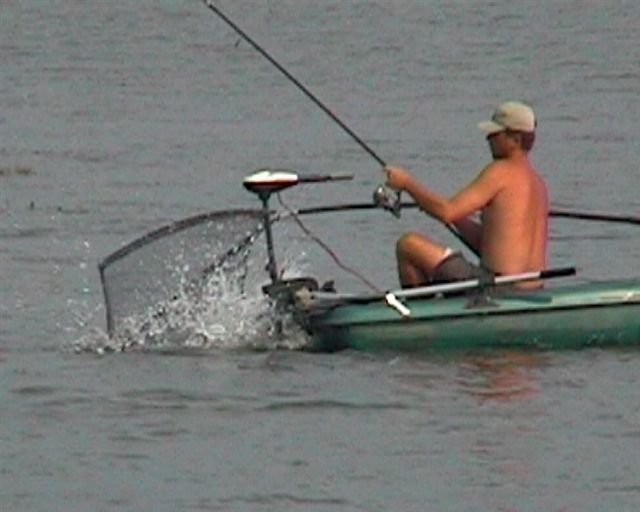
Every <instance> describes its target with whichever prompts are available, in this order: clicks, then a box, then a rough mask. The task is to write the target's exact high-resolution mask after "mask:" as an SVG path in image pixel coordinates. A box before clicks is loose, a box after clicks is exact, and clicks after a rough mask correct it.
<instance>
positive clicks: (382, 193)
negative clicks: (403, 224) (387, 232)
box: [373, 185, 402, 219]
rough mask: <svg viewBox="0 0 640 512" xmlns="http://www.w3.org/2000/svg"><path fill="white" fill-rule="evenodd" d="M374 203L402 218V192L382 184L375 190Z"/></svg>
mask: <svg viewBox="0 0 640 512" xmlns="http://www.w3.org/2000/svg"><path fill="white" fill-rule="evenodd" d="M373 204H374V205H376V206H380V207H382V208H384V209H385V210H388V211H390V212H391V213H392V214H393V216H394V217H396V218H398V219H399V218H400V210H401V207H402V203H401V201H400V192H396V191H395V190H392V189H390V188H389V187H387V186H386V185H380V186H378V188H376V189H375V190H374V191H373Z"/></svg>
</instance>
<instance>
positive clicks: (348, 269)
mask: <svg viewBox="0 0 640 512" xmlns="http://www.w3.org/2000/svg"><path fill="white" fill-rule="evenodd" d="M276 196H277V197H278V202H279V203H280V206H282V207H283V208H284V209H285V210H286V211H287V212H288V213H289V215H291V217H292V218H293V220H294V221H295V223H296V224H297V225H298V226H299V227H300V229H301V230H302V231H303V232H304V234H305V235H307V236H308V237H309V238H310V239H311V240H313V241H314V242H316V243H317V244H318V245H319V246H320V247H321V248H322V249H323V250H324V251H325V252H326V253H327V254H328V255H329V256H330V257H331V259H332V260H333V261H334V263H335V264H336V265H338V267H340V268H341V269H342V270H344V271H345V272H347V273H349V274H351V275H352V276H354V277H355V278H357V279H358V280H359V281H360V282H361V283H363V284H365V285H366V286H368V287H369V288H371V289H372V290H373V291H374V292H376V293H382V290H381V289H380V288H378V287H377V286H376V285H375V284H373V283H372V282H371V281H369V280H368V279H367V278H366V277H364V275H362V274H361V273H360V272H358V271H357V270H355V269H354V268H352V267H349V266H347V265H345V264H344V263H343V262H342V261H341V260H340V258H339V257H338V255H337V254H336V253H335V252H334V251H333V250H332V249H331V248H330V247H329V246H328V245H327V244H326V243H325V242H323V241H322V240H321V239H320V238H319V237H318V236H317V235H315V234H314V233H313V232H312V231H311V230H310V229H309V228H308V227H307V226H305V225H304V223H303V222H302V220H300V216H299V215H298V214H297V213H296V212H295V211H294V210H293V209H292V208H290V207H289V206H288V205H287V204H286V203H285V202H284V201H283V200H282V197H281V196H280V193H277V194H276Z"/></svg>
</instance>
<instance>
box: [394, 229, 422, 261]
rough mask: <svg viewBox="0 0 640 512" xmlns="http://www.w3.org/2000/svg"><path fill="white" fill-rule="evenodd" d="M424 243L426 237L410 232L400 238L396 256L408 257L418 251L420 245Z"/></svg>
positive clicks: (397, 243)
mask: <svg viewBox="0 0 640 512" xmlns="http://www.w3.org/2000/svg"><path fill="white" fill-rule="evenodd" d="M421 242H424V237H423V236H422V235H420V234H418V233H415V232H412V231H410V232H408V233H405V234H404V235H402V236H401V237H400V238H398V241H397V242H396V254H397V255H398V256H400V255H406V254H410V253H412V252H415V251H417V250H418V248H419V246H420V243H421Z"/></svg>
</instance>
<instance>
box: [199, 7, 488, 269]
mask: <svg viewBox="0 0 640 512" xmlns="http://www.w3.org/2000/svg"><path fill="white" fill-rule="evenodd" d="M203 1H204V4H205V5H206V6H207V7H208V8H209V9H210V10H211V11H212V12H214V13H215V14H216V15H217V16H218V17H219V18H220V19H221V20H222V21H224V22H225V23H226V24H227V25H229V27H231V28H232V29H233V30H234V31H235V32H236V33H237V34H238V35H239V36H240V37H241V38H242V39H244V40H245V41H246V42H247V43H249V44H250V45H251V46H252V47H253V48H254V49H255V50H256V51H257V52H258V53H259V54H260V55H262V56H263V57H264V58H265V59H267V60H268V61H269V62H270V63H271V64H273V66H274V67H275V68H276V69H277V70H278V71H280V73H282V74H283V75H284V76H285V77H286V78H287V79H288V80H289V81H290V82H291V83H292V84H293V85H295V86H296V87H297V88H298V89H299V90H300V91H302V93H304V95H305V96H306V97H307V98H309V99H310V100H311V101H313V102H314V103H315V104H316V105H317V106H318V107H319V108H320V109H321V110H322V111H323V112H324V113H325V114H327V115H328V116H329V118H330V119H332V120H333V121H334V122H335V123H336V124H337V125H338V126H339V127H340V128H342V130H344V132H345V133H346V134H347V135H349V136H350V137H351V138H352V139H353V140H354V141H355V142H356V143H357V144H358V145H359V146H360V147H361V148H362V149H364V150H365V151H366V152H367V153H368V154H369V155H370V156H371V157H372V158H373V159H374V160H375V161H376V162H378V164H380V165H381V166H382V167H387V162H385V161H384V160H383V159H382V158H381V157H380V156H379V155H378V154H377V153H376V152H375V151H374V150H373V149H372V148H371V146H369V145H368V144H367V143H366V142H365V141H364V140H362V139H361V138H360V137H359V136H358V135H357V134H356V133H355V132H354V131H353V130H352V129H351V128H349V126H347V125H346V124H345V123H344V121H342V120H341V119H340V118H339V117H338V116H337V115H335V114H334V113H333V112H332V111H331V110H330V109H329V108H328V107H327V106H326V105H325V104H324V103H323V102H322V101H320V100H319V99H318V97H317V96H316V95H315V94H313V93H312V92H311V91H310V90H309V89H308V88H307V87H306V86H305V85H304V84H303V83H302V82H300V81H299V80H298V79H297V78H296V77H294V76H293V75H292V74H291V73H290V72H289V71H287V69H286V68H285V67H284V66H283V65H282V64H280V63H279V62H278V61H277V60H276V59H275V58H274V57H273V56H272V55H271V54H270V53H269V52H268V51H267V50H265V49H264V48H263V47H262V46H261V45H259V44H258V43H257V42H256V41H255V40H254V39H253V38H252V37H251V36H249V34H247V33H246V32H245V31H244V30H242V29H241V28H240V27H239V26H238V25H237V24H236V23H235V22H234V21H232V20H231V19H230V18H229V17H228V16H227V15H226V14H224V13H223V12H222V11H221V10H220V9H219V8H218V7H217V6H216V5H215V4H214V3H213V1H212V0H203ZM394 195H395V196H396V197H393V196H394ZM374 201H375V202H376V204H377V205H379V206H383V207H384V208H385V209H387V210H390V211H391V212H392V213H393V214H394V215H395V216H396V217H398V216H399V211H400V210H399V209H398V205H399V204H400V194H399V193H397V192H391V191H390V189H388V188H387V187H385V186H384V185H382V186H380V187H378V188H377V189H376V191H375V192H374ZM443 224H444V226H445V227H446V228H447V229H448V230H449V232H450V233H451V234H452V235H453V236H455V237H456V238H457V239H458V240H459V241H460V242H461V243H462V244H464V245H465V247H467V248H468V249H469V250H470V251H472V252H473V253H474V254H475V255H476V256H477V257H480V254H479V253H478V251H477V249H475V248H474V247H472V246H471V244H470V243H469V242H467V240H465V239H464V238H463V236H462V235H461V234H460V233H459V232H458V230H457V229H456V228H455V227H454V226H453V225H452V224H448V223H443Z"/></svg>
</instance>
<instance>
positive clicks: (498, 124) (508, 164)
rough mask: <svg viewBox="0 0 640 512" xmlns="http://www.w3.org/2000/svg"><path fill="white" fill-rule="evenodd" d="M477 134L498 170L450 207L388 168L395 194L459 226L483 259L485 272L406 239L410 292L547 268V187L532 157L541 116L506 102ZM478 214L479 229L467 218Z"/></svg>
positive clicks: (403, 267) (399, 252)
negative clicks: (489, 275)
mask: <svg viewBox="0 0 640 512" xmlns="http://www.w3.org/2000/svg"><path fill="white" fill-rule="evenodd" d="M478 127H479V128H480V130H482V131H483V132H484V134H485V135H486V137H487V141H488V142H489V146H490V149H491V155H492V156H493V162H491V163H490V164H489V165H487V166H486V167H485V168H484V169H483V170H482V171H481V172H480V174H478V176H477V177H476V178H475V179H474V180H473V181H472V182H471V183H470V184H469V185H467V186H466V187H465V188H463V189H462V190H461V191H460V192H458V193H457V194H455V195H454V196H453V197H451V198H450V199H447V198H446V197H443V196H441V195H440V194H438V193H436V192H434V191H433V190H430V189H429V188H427V187H425V186H424V185H422V184H421V183H420V182H418V181H417V180H416V179H415V178H414V177H413V176H412V175H410V174H409V173H408V172H407V171H405V170H403V169H400V168H398V167H390V166H389V167H386V168H385V173H386V176H387V185H388V186H389V187H391V188H393V189H395V190H398V191H406V192H407V193H408V194H409V195H410V196H411V197H413V199H414V200H415V201H416V203H417V204H418V206H419V207H420V209H421V210H423V211H424V212H425V213H427V214H428V215H430V216H432V217H434V218H436V219H438V220H440V221H441V222H443V223H445V224H453V225H454V226H455V227H456V228H457V229H458V231H459V232H460V234H461V235H462V237H463V238H464V239H465V240H466V241H467V242H468V243H469V245H470V246H471V247H473V248H474V249H475V250H476V252H477V253H478V254H479V255H480V266H476V265H473V264H472V263H469V262H468V261H466V260H465V259H464V257H463V256H462V255H461V254H460V253H458V252H454V251H452V250H451V249H450V248H448V247H445V246H443V245H440V244H438V243H436V242H434V241H433V240H431V239H429V238H427V237H426V236H424V235H421V234H418V233H415V232H410V233H406V234H404V235H403V236H402V237H401V238H400V239H399V240H398V242H397V245H396V256H397V261H398V274H399V276H400V282H401V284H402V286H404V287H412V286H421V285H424V284H428V283H431V282H446V281H456V280H463V279H470V278H475V277H479V276H480V275H481V274H482V272H483V269H485V270H489V271H490V272H492V273H494V274H497V275H505V274H517V273H521V272H528V271H540V270H544V268H545V264H546V252H547V218H548V196H547V187H546V185H545V183H544V181H543V179H542V178H541V177H540V175H539V174H538V173H537V171H536V170H535V169H534V168H533V166H532V164H531V162H530V161H529V156H528V153H529V150H530V149H531V148H532V147H533V143H534V140H535V128H536V119H535V115H534V113H533V111H532V110H531V108H530V107H528V106H527V105H525V104H523V103H519V102H514V101H508V102H506V103H503V104H501V105H500V106H499V107H498V108H497V109H496V111H495V113H494V114H493V117H492V118H491V120H490V121H485V122H482V123H480V124H479V125H478ZM477 211H479V212H480V222H478V221H476V220H475V219H473V218H470V217H469V216H470V215H472V214H474V213H475V212H477ZM519 286H520V287H523V288H524V287H531V286H540V283H528V284H524V283H523V284H521V285H519Z"/></svg>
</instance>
